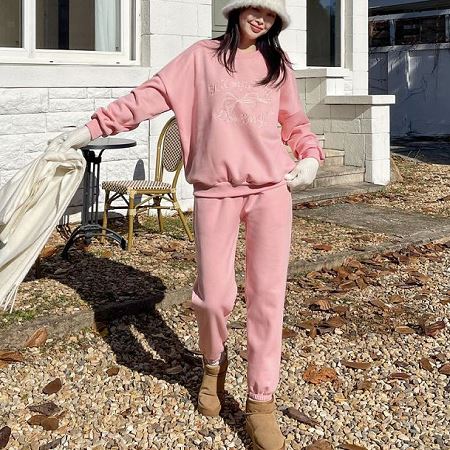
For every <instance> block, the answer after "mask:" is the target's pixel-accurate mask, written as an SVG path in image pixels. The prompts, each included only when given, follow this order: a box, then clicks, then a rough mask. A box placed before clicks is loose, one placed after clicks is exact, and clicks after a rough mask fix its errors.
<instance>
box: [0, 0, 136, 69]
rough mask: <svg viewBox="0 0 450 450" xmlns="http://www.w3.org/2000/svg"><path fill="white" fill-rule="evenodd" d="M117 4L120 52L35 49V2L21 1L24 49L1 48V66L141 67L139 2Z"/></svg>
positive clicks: (124, 1)
mask: <svg viewBox="0 0 450 450" xmlns="http://www.w3.org/2000/svg"><path fill="white" fill-rule="evenodd" d="M120 5H121V6H120V19H121V20H120V24H121V29H120V42H121V51H120V52H104V51H96V50H92V51H87V50H45V49H36V0H22V34H23V36H22V39H23V40H22V42H23V47H22V48H17V47H0V64H21V63H22V64H23V63H26V64H89V65H114V66H115V65H121V66H136V65H140V39H138V37H139V36H138V33H137V30H140V27H139V23H140V17H141V10H140V0H135V1H134V2H133V0H121V3H120ZM133 7H134V21H133V23H132V15H133ZM133 30H134V31H135V34H134V36H132V35H131V33H132V31H133ZM133 57H134V59H133Z"/></svg>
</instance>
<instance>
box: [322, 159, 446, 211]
mask: <svg viewBox="0 0 450 450" xmlns="http://www.w3.org/2000/svg"><path fill="white" fill-rule="evenodd" d="M392 159H393V161H394V162H395V164H396V165H397V166H398V169H399V171H400V173H401V175H402V177H403V180H402V181H398V182H395V183H391V184H390V185H389V186H387V187H386V188H385V189H383V190H382V191H379V192H375V193H370V194H360V195H354V196H352V197H351V198H346V199H336V200H331V201H328V200H325V201H323V202H318V203H317V204H319V205H324V204H333V203H338V202H342V201H352V202H364V203H367V204H370V205H378V206H385V207H388V208H396V209H402V210H406V211H414V212H421V213H424V214H428V215H431V216H443V217H449V216H450V165H448V164H447V165H446V164H426V163H422V162H420V161H415V160H408V159H404V158H401V157H399V156H393V158H392Z"/></svg>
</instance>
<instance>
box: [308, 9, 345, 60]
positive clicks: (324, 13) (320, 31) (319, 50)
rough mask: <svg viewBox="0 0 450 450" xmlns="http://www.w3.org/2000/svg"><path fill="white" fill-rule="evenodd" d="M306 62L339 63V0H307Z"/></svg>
mask: <svg viewBox="0 0 450 450" xmlns="http://www.w3.org/2000/svg"><path fill="white" fill-rule="evenodd" d="M306 11H307V13H306V23H307V25H306V29H307V32H306V39H307V51H306V55H307V58H306V64H307V65H308V66H324V67H336V66H340V65H341V0H307V4H306Z"/></svg>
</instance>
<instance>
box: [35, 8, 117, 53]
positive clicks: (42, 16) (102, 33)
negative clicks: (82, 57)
mask: <svg viewBox="0 0 450 450" xmlns="http://www.w3.org/2000/svg"><path fill="white" fill-rule="evenodd" d="M36 48H38V49H49V50H97V51H108V52H116V51H120V0H36Z"/></svg>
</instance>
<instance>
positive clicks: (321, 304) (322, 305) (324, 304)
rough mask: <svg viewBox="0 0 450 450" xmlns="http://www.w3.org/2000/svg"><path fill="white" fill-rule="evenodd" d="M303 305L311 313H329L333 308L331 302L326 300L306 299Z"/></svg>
mask: <svg viewBox="0 0 450 450" xmlns="http://www.w3.org/2000/svg"><path fill="white" fill-rule="evenodd" d="M305 304H306V305H307V306H308V307H309V309H311V310H313V311H318V310H320V311H329V310H330V309H331V308H332V307H333V304H332V302H331V301H330V300H328V299H326V298H313V299H308V300H307V301H306V302H305Z"/></svg>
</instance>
